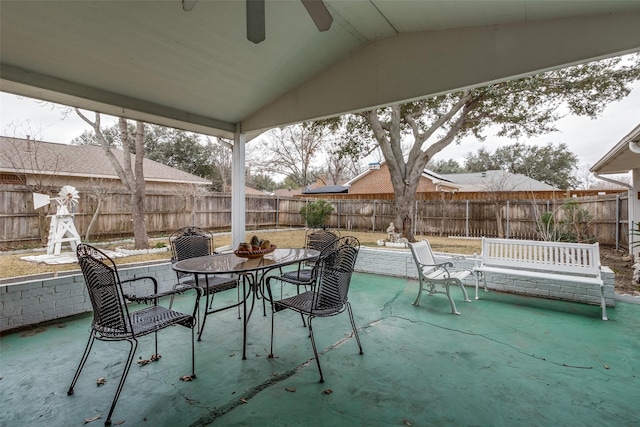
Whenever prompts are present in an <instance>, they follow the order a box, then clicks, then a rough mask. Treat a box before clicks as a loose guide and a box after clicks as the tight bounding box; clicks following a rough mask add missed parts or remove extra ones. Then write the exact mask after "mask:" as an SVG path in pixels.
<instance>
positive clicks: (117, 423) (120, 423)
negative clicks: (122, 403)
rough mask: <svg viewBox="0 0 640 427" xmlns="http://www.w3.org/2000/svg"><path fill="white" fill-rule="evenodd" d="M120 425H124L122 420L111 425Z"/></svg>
mask: <svg viewBox="0 0 640 427" xmlns="http://www.w3.org/2000/svg"><path fill="white" fill-rule="evenodd" d="M122 424H124V420H120V421H116V422H115V423H113V425H114V426H119V425H122Z"/></svg>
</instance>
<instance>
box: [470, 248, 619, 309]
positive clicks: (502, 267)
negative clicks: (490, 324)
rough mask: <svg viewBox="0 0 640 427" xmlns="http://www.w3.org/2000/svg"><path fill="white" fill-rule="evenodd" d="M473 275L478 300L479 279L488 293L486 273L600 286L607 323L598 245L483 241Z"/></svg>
mask: <svg viewBox="0 0 640 427" xmlns="http://www.w3.org/2000/svg"><path fill="white" fill-rule="evenodd" d="M473 272H474V275H475V280H476V299H478V285H479V281H480V279H482V281H483V285H484V290H485V291H487V283H486V274H487V273H500V274H508V275H518V276H528V277H532V278H537V279H548V280H553V281H556V280H557V281H563V282H574V283H579V284H583V285H584V286H586V287H597V288H599V291H600V293H599V295H600V305H601V306H602V320H607V308H606V304H605V298H604V281H603V279H602V276H601V271H600V247H599V246H598V243H594V244H584V243H564V242H538V241H533V240H511V239H489V238H482V254H481V256H480V257H479V258H476V266H475V267H474V269H473Z"/></svg>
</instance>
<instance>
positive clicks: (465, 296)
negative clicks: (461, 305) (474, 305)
mask: <svg viewBox="0 0 640 427" xmlns="http://www.w3.org/2000/svg"><path fill="white" fill-rule="evenodd" d="M456 282H458V285H459V286H460V289H462V295H464V302H471V300H470V299H469V294H467V290H466V289H465V287H464V283H462V280H456Z"/></svg>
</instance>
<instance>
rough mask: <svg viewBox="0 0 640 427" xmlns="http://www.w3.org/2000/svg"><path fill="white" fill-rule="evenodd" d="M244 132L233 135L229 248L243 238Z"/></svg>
mask: <svg viewBox="0 0 640 427" xmlns="http://www.w3.org/2000/svg"><path fill="white" fill-rule="evenodd" d="M246 141H247V137H246V134H244V133H236V134H235V135H234V137H233V151H232V171H231V249H235V248H237V247H238V245H239V244H240V243H241V242H244V240H245V227H246V224H245V190H244V187H245V175H244V166H245V145H246Z"/></svg>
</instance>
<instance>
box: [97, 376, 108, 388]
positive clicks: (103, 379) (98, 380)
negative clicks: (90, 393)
mask: <svg viewBox="0 0 640 427" xmlns="http://www.w3.org/2000/svg"><path fill="white" fill-rule="evenodd" d="M106 383H107V380H106V378H104V377H100V378H98V379H97V380H96V384H97V385H98V387H99V386H101V385H103V384H106Z"/></svg>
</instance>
